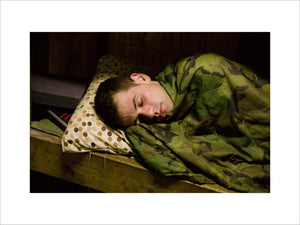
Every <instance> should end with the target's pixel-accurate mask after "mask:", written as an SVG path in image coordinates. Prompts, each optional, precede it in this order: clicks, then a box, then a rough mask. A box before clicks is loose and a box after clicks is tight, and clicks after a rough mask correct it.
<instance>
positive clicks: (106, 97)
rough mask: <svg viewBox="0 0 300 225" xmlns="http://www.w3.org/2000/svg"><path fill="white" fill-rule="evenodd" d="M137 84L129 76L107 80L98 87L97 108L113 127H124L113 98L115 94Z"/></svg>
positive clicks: (99, 113)
mask: <svg viewBox="0 0 300 225" xmlns="http://www.w3.org/2000/svg"><path fill="white" fill-rule="evenodd" d="M136 85H137V84H135V83H134V82H133V81H132V80H131V79H130V78H129V77H115V78H109V79H107V80H105V81H104V82H103V83H101V84H100V86H99V87H98V90H97V93H96V97H95V110H96V113H97V114H98V115H99V116H100V117H101V118H102V119H103V121H104V122H105V123H106V124H107V125H108V126H110V127H111V128H113V129H118V128H124V126H123V125H122V117H121V115H120V114H119V111H118V108H117V103H116V102H115V101H114V99H113V97H114V95H115V94H116V93H118V92H120V91H126V90H128V89H130V88H131V87H133V86H136Z"/></svg>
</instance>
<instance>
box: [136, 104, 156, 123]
mask: <svg viewBox="0 0 300 225" xmlns="http://www.w3.org/2000/svg"><path fill="white" fill-rule="evenodd" d="M155 115H156V114H155V111H154V108H153V107H152V106H151V105H144V106H142V107H140V109H139V117H140V119H141V120H142V121H143V120H145V121H149V120H151V119H153V117H154V116H155Z"/></svg>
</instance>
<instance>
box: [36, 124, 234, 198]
mask: <svg viewBox="0 0 300 225" xmlns="http://www.w3.org/2000/svg"><path fill="white" fill-rule="evenodd" d="M30 168H31V169H32V170H34V171H37V172H40V173H44V174H47V175H50V176H53V177H56V178H60V179H63V180H66V181H69V182H72V183H76V184H80V185H82V186H86V187H90V188H93V189H95V190H99V191H102V192H108V193H153V192H159V193H209V192H232V191H230V190H228V189H226V188H223V187H221V186H220V185H217V184H213V185H211V184H209V185H198V184H194V183H192V182H189V181H184V180H178V179H177V178H174V177H166V176H163V175H160V174H155V173H152V172H150V171H149V170H147V169H146V168H144V167H143V166H142V165H140V164H139V163H138V162H137V161H136V160H135V159H132V158H128V157H126V156H120V155H112V154H105V153H99V152H92V153H76V154H72V153H63V152H62V149H61V138H59V137H56V136H54V135H51V134H47V133H44V132H41V131H38V130H34V129H30Z"/></svg>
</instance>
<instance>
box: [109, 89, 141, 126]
mask: <svg viewBox="0 0 300 225" xmlns="http://www.w3.org/2000/svg"><path fill="white" fill-rule="evenodd" d="M135 96H136V90H135V87H132V88H130V89H129V90H126V91H120V92H118V93H116V94H115V96H114V100H115V102H116V105H117V108H118V112H119V114H120V116H121V118H122V120H123V125H125V126H127V125H131V124H134V121H135V119H136V109H135V107H134V102H133V101H134V98H135Z"/></svg>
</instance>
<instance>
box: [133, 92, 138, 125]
mask: <svg viewBox="0 0 300 225" xmlns="http://www.w3.org/2000/svg"><path fill="white" fill-rule="evenodd" d="M132 101H133V106H134V109H135V111H136V110H137V106H136V94H135V95H134V97H133V99H132ZM137 120H138V117H136V118H135V120H134V121H133V123H134V124H136V123H137Z"/></svg>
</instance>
